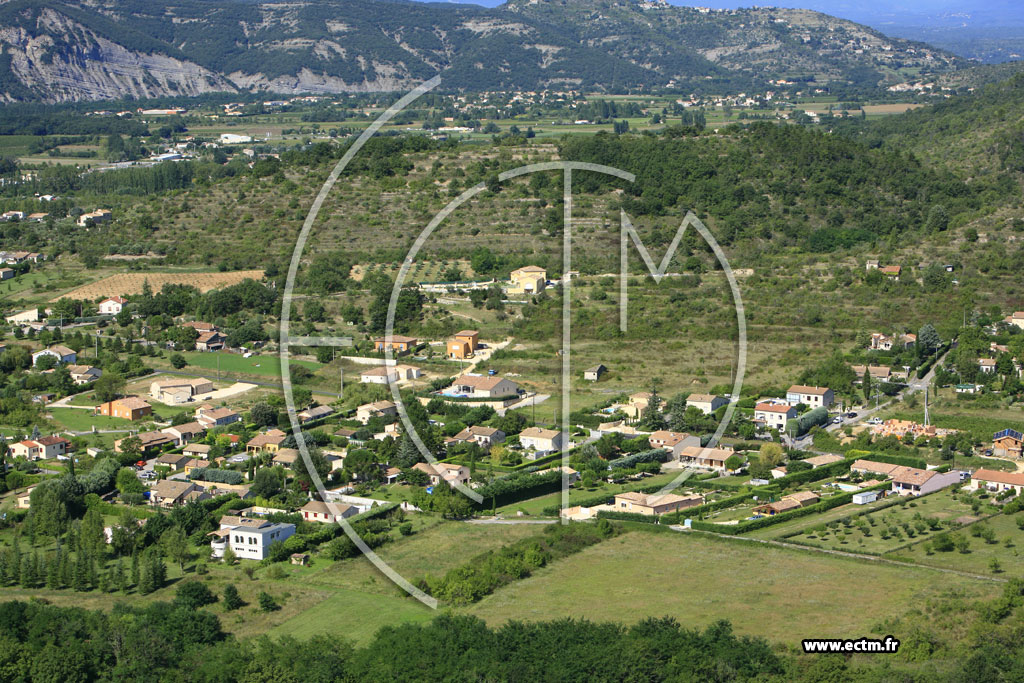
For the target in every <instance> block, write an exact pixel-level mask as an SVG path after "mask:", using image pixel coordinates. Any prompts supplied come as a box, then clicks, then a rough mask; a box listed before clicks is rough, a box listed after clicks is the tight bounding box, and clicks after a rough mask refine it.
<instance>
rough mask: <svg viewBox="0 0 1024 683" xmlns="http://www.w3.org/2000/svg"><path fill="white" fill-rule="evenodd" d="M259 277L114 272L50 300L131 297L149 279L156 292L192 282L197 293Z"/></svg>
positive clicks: (253, 273)
mask: <svg viewBox="0 0 1024 683" xmlns="http://www.w3.org/2000/svg"><path fill="white" fill-rule="evenodd" d="M247 278H251V279H253V280H261V279H263V271H262V270H236V271H233V272H229V273H118V274H117V275H111V276H110V277H105V278H103V279H102V280H97V281H96V282H92V283H90V284H87V285H83V286H81V287H78V288H76V289H73V290H71V291H70V292H67V293H66V294H64V295H62V296H59V297H57V298H55V299H53V301H58V300H59V299H63V298H71V299H83V300H86V301H93V300H95V299H98V298H101V297H108V296H131V295H132V294H140V293H141V292H142V288H143V285H144V284H145V283H146V282H149V286H150V287H151V288H152V290H153V291H154V292H159V291H160V289H161V288H162V287H163V286H164V285H168V284H171V285H192V286H193V287H196V288H198V289H199V291H201V292H208V291H210V290H211V289H220V288H221V287H229V286H231V285H235V284H238V283H239V282H241V281H242V280H245V279H247Z"/></svg>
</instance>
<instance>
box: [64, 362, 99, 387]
mask: <svg viewBox="0 0 1024 683" xmlns="http://www.w3.org/2000/svg"><path fill="white" fill-rule="evenodd" d="M68 372H70V373H71V379H72V381H74V383H75V384H77V385H79V386H81V385H83V384H88V383H89V382H95V381H96V380H98V379H99V378H100V377H102V376H103V371H102V370H100V369H99V368H94V367H93V366H91V365H69V366H68Z"/></svg>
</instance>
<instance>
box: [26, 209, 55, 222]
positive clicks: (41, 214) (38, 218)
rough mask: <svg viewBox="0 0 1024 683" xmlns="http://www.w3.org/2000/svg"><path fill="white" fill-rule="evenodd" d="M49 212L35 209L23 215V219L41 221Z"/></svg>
mask: <svg viewBox="0 0 1024 683" xmlns="http://www.w3.org/2000/svg"><path fill="white" fill-rule="evenodd" d="M49 215H50V214H49V213H47V212H45V211H36V212H34V213H30V214H29V215H27V216H25V220H27V221H32V222H33V223H42V222H43V221H45V220H46V217H47V216H49Z"/></svg>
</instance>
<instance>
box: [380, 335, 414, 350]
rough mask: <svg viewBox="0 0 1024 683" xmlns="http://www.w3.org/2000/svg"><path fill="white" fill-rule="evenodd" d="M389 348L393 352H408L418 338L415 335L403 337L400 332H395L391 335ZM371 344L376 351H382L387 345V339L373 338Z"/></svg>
mask: <svg viewBox="0 0 1024 683" xmlns="http://www.w3.org/2000/svg"><path fill="white" fill-rule="evenodd" d="M390 341H391V343H390V346H391V350H392V351H394V352H395V353H408V352H409V351H412V350H413V349H414V348H415V347H416V342H418V341H419V340H418V339H416V337H403V336H402V335H400V334H396V335H394V336H392V337H391V340H390ZM373 346H374V348H375V349H377V351H384V349H385V348H387V347H388V346H389V344H388V340H387V339H374V340H373Z"/></svg>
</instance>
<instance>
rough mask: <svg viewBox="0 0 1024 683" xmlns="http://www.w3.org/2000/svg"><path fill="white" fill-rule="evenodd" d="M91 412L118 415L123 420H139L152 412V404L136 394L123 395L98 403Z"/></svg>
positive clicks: (111, 415)
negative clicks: (122, 396)
mask: <svg viewBox="0 0 1024 683" xmlns="http://www.w3.org/2000/svg"><path fill="white" fill-rule="evenodd" d="M93 414H95V415H108V416H110V417H120V418H123V419H125V420H141V419H142V418H144V417H146V416H148V415H152V414H153V406H151V405H149V404H148V403H146V402H145V401H144V400H142V399H141V398H139V397H138V396H125V397H124V398H119V399H116V400H114V401H109V402H107V403H101V404H99V405H98V406H96V407H95V408H94V409H93Z"/></svg>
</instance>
